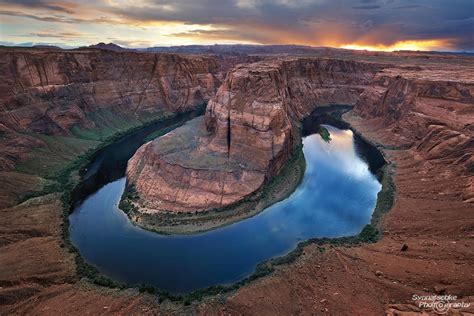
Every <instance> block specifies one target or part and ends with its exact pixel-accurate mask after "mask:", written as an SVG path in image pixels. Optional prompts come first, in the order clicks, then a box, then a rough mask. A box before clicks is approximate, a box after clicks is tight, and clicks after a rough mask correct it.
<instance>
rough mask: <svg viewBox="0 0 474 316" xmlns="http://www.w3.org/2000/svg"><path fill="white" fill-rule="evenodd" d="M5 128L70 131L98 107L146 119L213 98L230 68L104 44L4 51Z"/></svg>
mask: <svg viewBox="0 0 474 316" xmlns="http://www.w3.org/2000/svg"><path fill="white" fill-rule="evenodd" d="M0 54H1V59H0V60H1V62H0V69H1V71H0V74H1V80H0V82H1V85H0V101H1V104H2V108H3V109H4V111H2V112H1V114H0V115H1V116H0V123H1V125H0V128H1V130H2V131H5V132H7V131H17V132H24V131H28V132H38V133H45V134H67V133H68V132H69V129H70V128H71V127H73V126H75V125H79V126H81V127H89V128H92V127H94V125H95V124H96V122H94V120H93V119H91V116H92V114H93V113H95V112H97V111H98V110H109V111H113V112H114V113H115V114H117V115H119V114H120V115H123V116H124V117H144V116H146V115H149V114H152V113H157V112H159V111H163V110H169V111H172V112H173V111H182V110H187V109H190V108H192V107H193V106H195V105H197V104H202V103H204V102H207V101H208V100H209V99H210V98H211V96H213V95H214V93H215V91H216V89H217V87H218V86H219V84H220V81H221V78H222V75H223V74H222V73H220V72H219V65H218V63H217V62H216V60H215V59H213V58H208V57H181V56H178V55H170V54H141V53H134V52H128V53H116V52H111V51H104V50H85V51H81V50H78V51H70V52H64V51H52V52H51V51H46V52H43V51H24V52H16V51H14V52H9V51H8V50H5V51H2V52H0Z"/></svg>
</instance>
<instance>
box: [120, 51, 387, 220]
mask: <svg viewBox="0 0 474 316" xmlns="http://www.w3.org/2000/svg"><path fill="white" fill-rule="evenodd" d="M380 68H381V66H380V65H378V64H372V63H360V62H354V61H343V60H337V59H319V58H301V59H282V60H276V61H263V62H260V63H254V64H250V65H243V66H238V67H236V68H235V69H233V70H232V71H231V72H230V73H229V74H228V75H227V78H226V80H225V82H224V84H223V85H222V86H221V87H220V88H219V91H218V92H217V94H216V96H215V97H214V98H213V99H212V100H210V101H209V103H208V106H207V110H206V117H205V123H206V128H205V129H206V130H207V133H206V132H205V130H204V126H203V124H201V121H200V120H197V122H198V123H194V124H193V125H192V127H190V126H186V127H183V128H181V129H178V130H176V131H174V132H173V133H171V134H170V135H168V136H167V137H163V138H159V139H156V140H155V141H153V142H152V143H149V144H146V145H145V146H144V147H143V148H141V149H140V150H139V151H138V152H137V153H136V154H135V156H134V157H133V158H132V159H131V160H130V161H129V166H128V171H127V174H128V176H129V180H131V182H133V183H135V186H136V189H137V191H138V193H139V195H140V196H141V198H142V200H141V201H142V206H143V207H144V210H143V211H145V212H154V211H156V210H158V211H160V210H172V211H183V210H203V209H211V208H216V207H222V206H225V205H228V204H230V203H232V202H236V201H238V200H240V199H242V198H243V197H245V196H247V195H248V194H250V193H252V192H254V191H256V190H258V189H259V188H260V187H261V185H262V184H263V183H264V181H268V180H270V179H271V178H273V177H274V176H275V175H276V174H277V173H278V172H279V171H280V169H281V168H282V166H283V165H284V164H285V163H286V162H287V161H288V158H289V157H290V155H291V154H292V152H293V150H294V148H295V144H296V143H298V138H299V136H298V135H297V134H298V132H297V127H296V122H298V121H299V120H300V119H302V118H303V117H304V116H306V115H308V114H310V113H311V112H312V110H314V108H315V107H317V106H323V105H328V104H337V103H339V104H340V103H343V104H353V103H354V102H355V101H356V99H357V97H358V95H359V94H360V93H361V92H362V91H364V87H365V85H367V84H369V83H370V82H371V80H372V78H373V76H374V75H375V73H376V72H377V71H378V70H379V69H380ZM191 130H192V131H194V133H193V132H191ZM170 138H172V139H175V140H176V139H180V141H177V142H174V143H172V142H170ZM181 140H182V141H181ZM184 144H188V145H189V144H195V145H193V146H192V147H189V146H187V145H184ZM169 152H172V153H173V154H172V155H170V154H169ZM184 157H185V158H184ZM211 157H212V158H211ZM216 157H218V158H216ZM216 159H218V161H219V162H216ZM190 161H192V162H190ZM224 174H225V176H224ZM229 177H230V178H231V179H230V180H228V181H227V180H226V181H223V179H224V178H226V179H227V178H229ZM244 178H246V179H244ZM170 179H172V180H170ZM196 179H199V180H196ZM204 179H205V180H204ZM244 180H245V181H244ZM242 181H244V184H241V185H233V184H234V183H236V184H237V183H238V182H242Z"/></svg>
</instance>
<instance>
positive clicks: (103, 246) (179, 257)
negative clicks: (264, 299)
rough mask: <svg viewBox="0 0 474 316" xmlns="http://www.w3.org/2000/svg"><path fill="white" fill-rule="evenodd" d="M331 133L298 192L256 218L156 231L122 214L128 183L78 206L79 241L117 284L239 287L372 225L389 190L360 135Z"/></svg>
mask: <svg viewBox="0 0 474 316" xmlns="http://www.w3.org/2000/svg"><path fill="white" fill-rule="evenodd" d="M327 128H328V130H329V132H330V133H331V138H332V140H331V142H330V143H326V142H324V141H323V140H322V139H321V137H320V136H319V135H317V134H314V135H310V136H307V137H304V138H303V151H304V156H305V159H306V171H305V174H304V178H303V181H302V183H301V184H300V185H299V187H298V188H297V189H296V191H295V192H294V193H293V194H292V195H291V196H290V197H289V198H287V199H286V200H283V201H281V202H279V203H277V204H274V205H272V206H271V207H269V208H267V209H265V210H264V211H263V212H261V213H260V214H258V215H256V216H254V217H252V218H249V219H246V220H243V221H240V222H237V223H235V224H232V225H229V226H226V227H223V228H218V229H215V230H212V231H209V232H204V233H197V234H194V235H160V234H156V233H152V232H149V231H146V230H143V229H141V228H138V227H135V226H134V225H132V224H131V223H130V221H129V220H128V218H127V216H126V215H125V214H124V213H123V212H122V211H120V210H119V209H118V207H117V205H118V202H119V200H120V196H121V194H122V192H123V189H124V186H125V178H121V179H119V180H116V181H113V182H110V183H108V184H106V185H104V186H103V187H101V188H100V189H99V190H98V191H96V192H95V193H93V194H91V195H90V196H89V197H87V198H86V199H85V200H84V201H83V203H82V204H80V205H79V206H77V208H76V209H75V210H74V212H73V213H72V214H71V215H70V233H71V240H72V242H73V244H74V245H75V246H76V247H77V248H78V249H79V251H80V253H81V255H82V256H83V257H84V259H85V260H86V261H87V262H89V263H90V264H93V265H94V266H96V267H97V268H98V269H99V270H100V271H101V272H102V273H104V274H105V275H107V276H110V277H112V278H113V279H116V280H119V281H125V282H129V283H147V284H152V285H155V286H157V287H159V288H161V289H164V290H168V291H170V292H174V293H186V292H190V291H193V290H196V289H200V288H205V287H208V286H211V285H218V284H231V283H234V282H237V281H239V280H241V279H243V278H245V277H246V276H248V275H250V274H251V273H252V272H253V271H254V269H255V267H256V265H257V264H258V263H259V262H261V261H264V260H267V259H270V258H274V257H277V256H280V255H283V254H285V253H288V252H289V251H291V250H293V249H294V248H295V247H296V245H297V244H298V243H299V242H301V241H304V240H307V239H310V238H314V237H341V236H351V235H356V234H358V233H359V232H360V231H361V230H362V228H363V227H364V226H365V225H366V224H368V223H369V222H370V219H371V216H372V212H373V209H374V206H375V202H376V197H377V193H378V191H379V190H380V189H381V185H380V183H379V182H378V181H377V180H376V178H375V176H374V175H373V174H372V173H371V172H370V171H369V169H368V165H367V163H366V162H365V161H364V160H363V159H362V158H361V157H360V156H359V155H358V154H357V150H356V148H355V145H354V138H353V134H352V132H351V131H349V130H339V129H337V128H334V127H331V126H327Z"/></svg>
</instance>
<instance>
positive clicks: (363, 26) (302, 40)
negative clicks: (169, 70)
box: [0, 0, 474, 50]
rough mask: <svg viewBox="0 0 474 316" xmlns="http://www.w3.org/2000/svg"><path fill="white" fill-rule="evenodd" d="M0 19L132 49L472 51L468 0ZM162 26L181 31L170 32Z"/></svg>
mask: <svg viewBox="0 0 474 316" xmlns="http://www.w3.org/2000/svg"><path fill="white" fill-rule="evenodd" d="M0 15H4V16H8V17H10V18H11V19H15V18H29V19H33V20H36V21H40V22H42V23H45V25H47V28H48V29H54V28H52V27H51V25H54V24H70V25H71V26H72V25H74V26H75V25H78V26H80V25H86V24H87V25H91V26H93V25H101V27H103V28H107V29H108V30H110V32H113V30H114V26H115V25H121V26H124V27H128V28H129V30H130V32H132V33H133V32H135V31H136V30H137V29H140V30H143V31H144V33H143V35H140V36H142V37H137V38H136V41H135V42H137V43H138V42H139V41H142V42H143V43H146V42H149V41H150V42H152V41H153V38H152V37H148V38H146V37H145V36H146V35H145V34H150V33H146V32H145V31H147V30H149V32H155V33H154V34H158V35H160V36H162V37H163V36H165V37H168V38H171V37H175V38H177V39H187V40H188V41H192V40H193V38H194V39H196V41H197V42H205V41H207V42H209V43H210V42H219V41H224V40H225V41H236V42H251V43H265V44H268V43H288V44H290V43H296V44H308V45H316V46H321V45H332V46H342V45H346V44H353V43H358V44H361V45H362V44H363V45H374V44H380V45H391V44H394V43H396V42H400V41H416V40H432V39H443V40H449V42H450V43H454V44H453V45H454V47H455V48H457V49H466V50H474V40H473V36H472V34H473V30H474V26H473V22H472V21H473V19H474V2H473V1H472V0H458V1H456V3H452V2H449V1H442V0H430V1H428V0H397V1H394V0H344V1H332V0H312V1H311V0H293V1H291V0H273V1H271V0H193V1H188V0H138V1H130V0H84V1H81V2H75V1H65V0H64V1H60V0H58V1H46V0H40V1H33V0H26V1H13V0H7V1H3V2H2V3H1V4H0ZM168 24H173V25H178V24H179V25H181V26H182V27H176V31H172V30H171V31H170V29H172V27H169V26H167V25H168ZM165 26H166V27H165ZM190 26H193V27H192V28H191V27H190ZM22 29H24V24H23V28H22ZM183 29H185V30H183ZM29 33H34V30H30V31H29V32H26V33H25V34H29ZM98 36H100V34H98ZM137 36H138V35H137ZM122 40H124V41H128V40H129V39H128V38H126V39H122Z"/></svg>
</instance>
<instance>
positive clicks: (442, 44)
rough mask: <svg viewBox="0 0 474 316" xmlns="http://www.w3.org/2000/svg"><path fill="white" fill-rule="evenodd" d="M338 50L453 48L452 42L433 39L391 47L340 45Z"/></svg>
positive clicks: (427, 49)
mask: <svg viewBox="0 0 474 316" xmlns="http://www.w3.org/2000/svg"><path fill="white" fill-rule="evenodd" d="M339 47H340V48H344V49H354V50H367V51H383V52H393V51H397V50H411V51H432V50H446V49H449V48H451V47H453V45H452V42H451V41H449V40H445V39H434V40H413V41H412V40H410V41H398V42H396V43H394V44H391V45H383V44H375V45H365V44H357V43H353V44H347V45H341V46H339Z"/></svg>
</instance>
